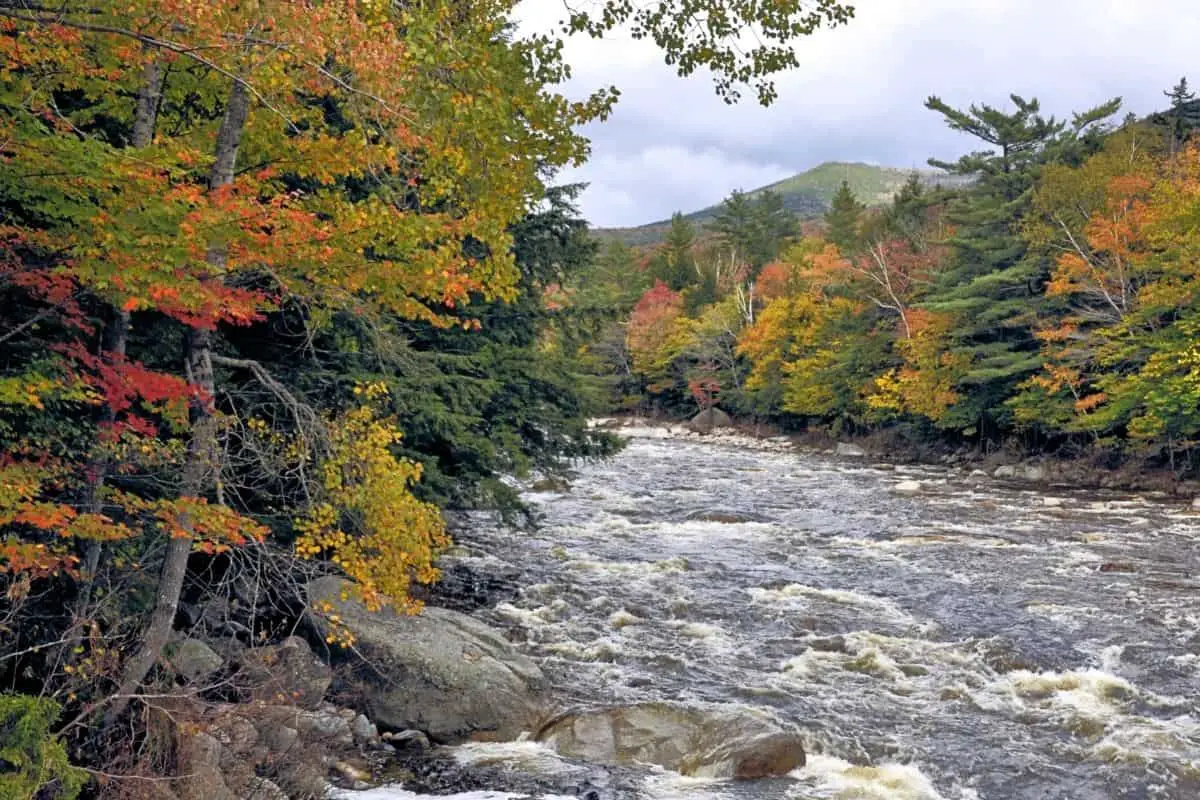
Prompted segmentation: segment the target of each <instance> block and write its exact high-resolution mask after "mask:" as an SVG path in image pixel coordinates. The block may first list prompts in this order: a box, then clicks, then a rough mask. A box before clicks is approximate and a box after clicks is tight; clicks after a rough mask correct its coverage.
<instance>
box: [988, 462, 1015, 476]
mask: <svg viewBox="0 0 1200 800" xmlns="http://www.w3.org/2000/svg"><path fill="white" fill-rule="evenodd" d="M992 477H993V478H1000V479H1002V480H1010V479H1012V478H1015V477H1017V468H1016V467H1014V466H1013V465H1012V464H1003V465H1001V466H999V467H996V469H995V471H993V472H992Z"/></svg>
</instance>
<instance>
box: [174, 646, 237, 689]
mask: <svg viewBox="0 0 1200 800" xmlns="http://www.w3.org/2000/svg"><path fill="white" fill-rule="evenodd" d="M169 658H170V662H171V666H172V667H174V668H175V672H176V673H177V674H179V675H180V676H181V677H183V678H184V679H185V680H187V681H188V682H190V683H197V682H199V681H202V680H204V679H205V678H207V677H208V676H210V675H212V674H213V673H214V672H216V671H217V670H219V669H220V668H221V667H222V666H224V665H225V659H223V658H221V656H219V655H217V652H216V651H215V650H213V649H212V648H211V647H209V646H208V645H206V644H205V643H204V642H202V641H200V640H199V639H184V640H183V641H182V642H180V643H179V644H177V645H176V646H175V648H174V650H173V651H172V652H171V653H170V656H169Z"/></svg>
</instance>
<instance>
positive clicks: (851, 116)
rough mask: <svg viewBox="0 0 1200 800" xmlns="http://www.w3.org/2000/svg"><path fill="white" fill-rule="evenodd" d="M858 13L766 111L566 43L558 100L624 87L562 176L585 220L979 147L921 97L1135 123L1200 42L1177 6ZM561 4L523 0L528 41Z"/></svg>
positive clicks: (1186, 7) (1179, 0)
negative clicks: (1119, 111)
mask: <svg viewBox="0 0 1200 800" xmlns="http://www.w3.org/2000/svg"><path fill="white" fill-rule="evenodd" d="M855 5H856V6H857V14H856V18H855V19H854V20H852V21H851V22H850V23H849V24H848V25H846V26H844V27H841V28H837V29H832V30H823V31H819V32H818V33H816V34H815V35H813V36H811V37H808V38H806V39H804V40H802V41H799V42H797V43H796V50H797V56H798V59H799V61H800V67H799V68H798V69H796V70H794V71H792V72H790V73H788V74H786V75H783V76H780V77H779V78H778V79H777V84H778V87H779V100H778V101H777V103H776V104H775V105H774V106H773V107H771V108H769V109H763V108H760V107H758V106H757V105H756V104H755V103H754V101H753V99H752V98H747V99H745V100H743V102H742V104H740V105H738V106H733V107H730V106H727V105H725V104H724V103H722V102H721V101H720V100H719V99H718V98H716V97H715V95H714V94H713V92H712V87H711V84H710V83H709V81H708V79H707V76H704V75H696V76H693V77H691V78H689V79H680V78H678V77H676V76H675V75H674V73H673V72H672V71H671V69H670V68H669V67H667V66H665V65H663V64H662V59H661V56H660V54H659V53H658V52H657V51H656V50H655V48H654V46H653V45H652V44H649V43H646V42H634V41H632V40H629V39H628V38H625V37H622V36H613V37H610V38H609V39H606V40H602V41H593V40H587V39H574V40H572V41H570V42H569V43H568V46H567V50H566V55H567V58H568V60H569V61H570V62H571V63H572V64H573V65H574V76H573V78H572V80H571V82H570V84H568V86H567V87H566V91H567V92H568V93H570V94H573V95H576V96H578V95H582V94H585V93H586V92H587V91H589V90H590V89H593V88H596V87H598V86H605V85H609V84H615V85H617V86H618V87H619V88H620V89H621V90H622V98H621V101H620V103H619V104H618V106H617V110H616V112H615V113H614V114H613V116H612V117H611V118H610V119H609V121H608V122H606V123H604V124H599V125H593V126H589V127H588V129H587V131H586V132H587V134H588V135H589V136H590V137H591V139H592V142H593V158H592V161H591V163H589V164H588V165H586V166H584V167H582V168H580V169H579V170H575V171H572V172H570V173H567V174H564V175H563V176H562V179H563V180H571V181H576V180H587V181H590V183H591V187H590V188H589V189H588V191H587V192H585V194H584V196H583V197H582V198H581V206H582V209H583V211H584V214H585V216H587V217H588V218H589V219H590V220H591V221H592V222H593V223H594V224H597V225H633V224H639V223H642V222H648V221H652V220H657V219H662V218H664V217H666V216H668V215H669V214H670V213H671V212H672V211H673V210H676V209H681V210H685V211H690V210H694V209H696V208H700V207H702V206H704V205H707V204H709V203H711V202H713V201H714V200H718V199H720V198H721V197H723V196H725V195H726V194H728V192H729V191H730V190H731V189H734V188H739V187H740V188H752V187H753V186H757V185H760V184H761V183H767V182H770V181H772V180H777V179H778V178H780V177H785V176H786V175H787V174H792V173H795V172H799V171H801V170H804V169H807V168H809V167H812V166H816V165H817V164H819V163H821V162H823V161H829V160H841V161H870V162H876V163H880V164H886V165H889V166H897V167H905V168H908V167H914V166H921V165H923V164H924V163H925V161H926V159H927V158H928V157H929V156H938V157H941V158H954V157H955V156H957V155H959V154H961V153H963V152H966V151H968V150H970V149H973V148H975V147H976V146H978V143H976V142H972V141H971V140H970V139H968V138H967V137H965V136H964V135H962V134H957V133H954V132H952V131H949V130H948V129H947V128H946V127H945V124H944V123H943V121H942V120H941V119H940V118H939V117H938V115H936V114H934V113H932V112H930V111H927V110H926V109H924V107H923V103H924V101H925V98H926V97H927V96H929V95H930V94H937V95H939V96H941V97H942V98H943V99H945V100H946V101H947V102H949V103H950V104H952V105H963V106H965V105H967V104H969V103H971V102H988V103H993V104H1004V103H1006V102H1007V97H1008V95H1009V94H1010V93H1011V92H1016V93H1017V94H1021V95H1023V96H1026V97H1031V96H1036V97H1038V98H1040V99H1041V100H1042V102H1043V108H1044V109H1046V110H1047V111H1048V112H1049V113H1054V114H1058V115H1060V116H1062V115H1067V114H1069V113H1070V112H1071V111H1073V110H1082V109H1084V108H1086V107H1090V106H1093V105H1096V104H1099V103H1101V102H1103V101H1104V100H1106V99H1108V98H1109V97H1112V96H1115V95H1120V96H1123V97H1124V98H1125V101H1126V110H1131V111H1134V112H1136V113H1139V114H1140V113H1146V112H1148V111H1151V110H1154V109H1157V108H1161V107H1162V106H1163V105H1164V103H1165V99H1164V98H1163V96H1162V90H1163V89H1164V88H1167V87H1169V86H1170V85H1172V84H1174V83H1175V82H1176V81H1177V80H1178V78H1179V76H1180V75H1184V74H1186V73H1187V70H1188V68H1189V67H1190V66H1194V63H1195V62H1194V55H1193V54H1194V52H1195V44H1194V43H1195V42H1196V41H1197V40H1200V15H1198V14H1196V13H1195V12H1194V11H1193V10H1192V7H1191V6H1192V4H1191V2H1188V0H1138V1H1137V2H1133V0H973V1H972V2H969V3H968V2H965V0H922V2H920V3H903V2H898V0H857V2H856V3H855ZM562 8H563V7H562V4H561V0H524V2H522V3H521V5H520V6H519V7H518V16H519V17H520V19H521V22H522V25H523V26H525V27H526V28H527V29H531V30H549V29H550V26H551V25H552V23H553V21H554V20H556V19H558V18H559V17H561V14H562ZM1196 78H1197V83H1198V84H1200V75H1197V76H1196ZM760 178H761V180H760ZM754 181H759V182H758V183H755V182H754Z"/></svg>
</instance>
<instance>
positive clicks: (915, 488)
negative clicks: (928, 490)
mask: <svg viewBox="0 0 1200 800" xmlns="http://www.w3.org/2000/svg"><path fill="white" fill-rule="evenodd" d="M923 488H924V487H923V486H922V485H921V482H920V481H900V482H899V483H897V484H896V485H895V486H893V487H892V491H893V492H898V493H899V494H917V493H918V492H920V491H921V489H923Z"/></svg>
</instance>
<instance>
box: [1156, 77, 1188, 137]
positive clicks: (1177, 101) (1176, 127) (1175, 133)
mask: <svg viewBox="0 0 1200 800" xmlns="http://www.w3.org/2000/svg"><path fill="white" fill-rule="evenodd" d="M1163 94H1164V95H1166V97H1167V99H1169V100H1170V101H1171V110H1170V111H1169V112H1168V113H1169V114H1170V118H1171V152H1175V150H1176V149H1177V148H1178V147H1179V145H1180V144H1182V143H1183V141H1184V140H1185V139H1187V137H1188V131H1189V130H1190V129H1191V125H1189V124H1188V121H1187V114H1186V106H1187V105H1188V104H1189V103H1191V102H1192V101H1193V100H1195V99H1196V93H1195V92H1193V91H1191V90H1190V89H1189V88H1188V80H1187V77H1182V78H1180V79H1179V83H1177V84H1175V85H1174V86H1172V87H1171V88H1170V89H1169V90H1167V91H1165V92H1163Z"/></svg>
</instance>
